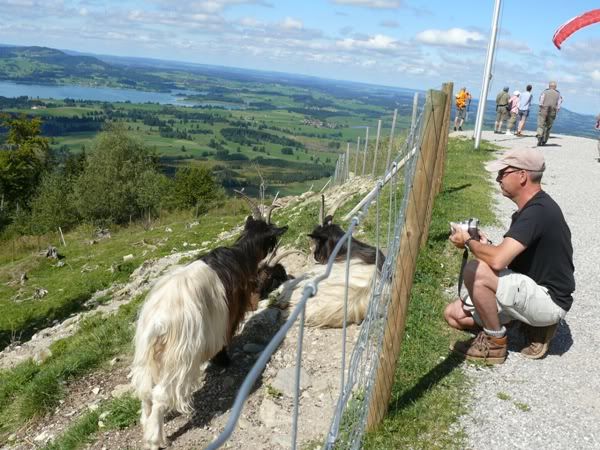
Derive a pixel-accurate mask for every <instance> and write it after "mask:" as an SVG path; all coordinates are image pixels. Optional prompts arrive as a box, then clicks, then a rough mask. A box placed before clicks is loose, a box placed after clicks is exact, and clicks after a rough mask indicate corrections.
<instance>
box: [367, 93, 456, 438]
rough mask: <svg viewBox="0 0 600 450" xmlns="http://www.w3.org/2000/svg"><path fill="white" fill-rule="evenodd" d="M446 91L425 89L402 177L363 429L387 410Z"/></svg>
mask: <svg viewBox="0 0 600 450" xmlns="http://www.w3.org/2000/svg"><path fill="white" fill-rule="evenodd" d="M445 101H446V94H444V93H443V92H440V91H429V92H428V94H427V100H426V103H425V110H424V113H423V121H424V122H423V123H424V128H423V134H422V140H421V151H420V152H419V154H418V155H417V156H416V157H417V161H416V171H415V174H414V178H413V180H412V182H411V181H410V180H406V184H405V189H410V193H409V200H408V204H407V207H406V211H405V222H404V226H403V229H402V233H401V236H400V248H399V249H398V256H397V260H396V270H395V272H394V273H395V276H394V279H393V281H392V293H391V295H392V298H391V302H390V305H389V308H388V314H387V321H386V326H385V334H384V337H383V348H382V351H381V355H380V357H379V365H378V367H377V374H376V378H375V384H374V386H373V391H372V393H371V398H370V402H369V414H368V418H367V429H368V430H373V429H374V428H376V427H377V425H379V424H380V423H381V421H382V420H383V418H384V417H385V414H386V412H387V410H388V405H389V401H390V397H391V394H392V387H393V384H394V373H395V371H396V363H397V360H398V355H399V353H400V346H401V344H402V339H403V338H404V328H405V326H406V314H407V311H408V304H409V301H410V293H411V289H412V285H413V277H414V273H415V267H416V262H417V256H418V253H419V248H420V247H419V243H420V240H421V235H422V233H423V228H424V224H425V223H428V222H429V221H430V220H431V216H430V214H431V210H429V209H428V207H427V205H428V202H429V197H430V195H429V191H430V189H431V177H432V176H433V173H434V168H435V163H436V160H437V155H436V153H437V150H438V148H439V146H438V145H437V143H438V136H436V135H435V133H436V129H437V130H438V132H439V127H438V126H436V123H437V122H439V121H440V119H441V117H442V115H443V114H442V113H443V107H444V106H445Z"/></svg>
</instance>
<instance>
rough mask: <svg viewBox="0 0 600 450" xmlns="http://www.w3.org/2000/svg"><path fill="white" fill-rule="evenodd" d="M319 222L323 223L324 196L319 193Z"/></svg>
mask: <svg viewBox="0 0 600 450" xmlns="http://www.w3.org/2000/svg"><path fill="white" fill-rule="evenodd" d="M319 223H320V224H321V226H324V225H325V196H324V195H323V194H321V209H320V210H319Z"/></svg>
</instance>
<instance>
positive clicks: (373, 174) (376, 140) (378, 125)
mask: <svg viewBox="0 0 600 450" xmlns="http://www.w3.org/2000/svg"><path fill="white" fill-rule="evenodd" d="M380 136H381V119H379V120H378V121H377V139H375V157H374V158H373V170H372V171H371V176H372V177H373V178H375V170H376V169H377V153H378V152H379V137H380Z"/></svg>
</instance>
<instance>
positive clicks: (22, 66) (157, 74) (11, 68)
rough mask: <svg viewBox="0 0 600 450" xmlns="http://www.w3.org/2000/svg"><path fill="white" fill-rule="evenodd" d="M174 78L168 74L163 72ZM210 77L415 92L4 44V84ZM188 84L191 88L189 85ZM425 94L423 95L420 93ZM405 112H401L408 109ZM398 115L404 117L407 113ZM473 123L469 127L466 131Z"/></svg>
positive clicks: (563, 125) (565, 119) (355, 91)
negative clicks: (189, 74)
mask: <svg viewBox="0 0 600 450" xmlns="http://www.w3.org/2000/svg"><path fill="white" fill-rule="evenodd" d="M169 73H171V74H173V76H165V74H169ZM182 73H191V74H195V75H197V76H198V77H200V79H196V80H193V81H190V82H188V81H187V80H186V77H182V76H181V74H182ZM206 77H214V78H222V79H225V80H228V81H234V82H240V83H244V82H261V83H269V82H272V83H278V84H284V85H285V84H287V85H290V86H295V87H304V88H309V89H317V90H321V91H324V92H327V93H329V94H331V95H334V96H338V97H343V98H349V97H351V96H355V97H356V99H357V100H358V101H360V100H364V101H365V102H366V101H367V99H368V102H369V103H373V100H374V99H376V102H375V103H376V104H378V105H380V106H382V107H387V108H390V109H393V108H396V107H398V105H399V99H402V102H403V103H404V101H405V100H406V98H407V97H408V95H409V94H412V92H414V90H413V89H404V88H394V87H387V86H377V85H371V84H366V83H357V82H349V81H340V80H327V79H323V78H318V77H309V76H304V75H294V74H288V73H280V72H268V71H259V70H249V69H239V68H230V67H221V66H212V65H204V64H195V63H186V62H177V61H165V60H159V59H151V58H135V57H119V56H111V55H91V54H86V53H79V52H75V51H70V50H65V51H61V50H57V49H52V48H47V47H17V46H7V45H4V46H3V45H0V80H7V81H13V82H17V83H24V84H49V85H68V84H76V85H84V86H107V87H120V88H129V89H139V90H146V91H159V92H168V91H171V90H173V89H190V90H195V89H198V86H199V85H200V84H201V82H202V79H203V78H204V79H205V78H206ZM187 83H189V84H187ZM420 92H423V91H420ZM404 109H405V108H402V110H404ZM402 110H401V111H400V112H401V113H404V112H405V111H402ZM476 110H477V101H476V100H474V101H473V102H472V104H471V107H470V122H471V124H472V122H473V121H474V119H475V113H476ZM536 110H537V108H536V107H535V106H534V107H533V110H532V115H531V116H530V117H529V121H528V123H529V128H532V124H535V122H536V120H537V111H536ZM494 117H495V104H494V102H492V101H488V102H487V106H486V114H485V121H484V123H485V124H487V126H488V128H489V127H490V124H493V122H494ZM594 123H595V118H594V116H593V115H585V114H578V113H575V112H573V111H569V110H568V109H565V108H563V109H561V111H560V113H559V117H558V119H557V121H556V123H555V126H554V128H553V130H554V131H556V132H557V133H564V134H572V135H576V136H587V137H596V136H597V132H596V131H595V130H594V129H593V126H594ZM468 126H469V124H468V123H467V127H468ZM471 126H472V125H471Z"/></svg>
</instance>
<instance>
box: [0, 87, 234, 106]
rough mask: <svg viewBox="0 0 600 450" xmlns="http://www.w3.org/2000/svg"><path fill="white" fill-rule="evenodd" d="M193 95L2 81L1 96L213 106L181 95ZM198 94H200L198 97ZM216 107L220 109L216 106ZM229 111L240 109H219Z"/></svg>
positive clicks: (182, 92)
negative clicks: (189, 99) (192, 100)
mask: <svg viewBox="0 0 600 450" xmlns="http://www.w3.org/2000/svg"><path fill="white" fill-rule="evenodd" d="M187 93H190V94H191V93H192V92H189V91H171V92H169V93H166V92H147V91H137V90H134V89H116V88H108V87H84V86H74V85H67V86H45V85H42V84H16V83H11V82H9V81H0V96H3V97H20V96H23V95H26V96H27V97H30V98H34V99H35V98H43V99H50V98H53V99H56V100H62V99H65V98H72V99H75V100H96V101H105V102H126V101H130V102H131V103H147V102H152V103H160V104H164V105H166V104H171V105H179V106H194V105H199V106H211V105H210V104H209V102H206V104H203V103H202V102H190V101H185V100H184V97H179V96H177V94H187ZM194 94H197V92H196V93H194ZM212 106H217V105H216V104H215V105H212ZM218 106H221V107H224V108H227V109H239V106H238V105H222V104H220V105H218Z"/></svg>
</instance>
